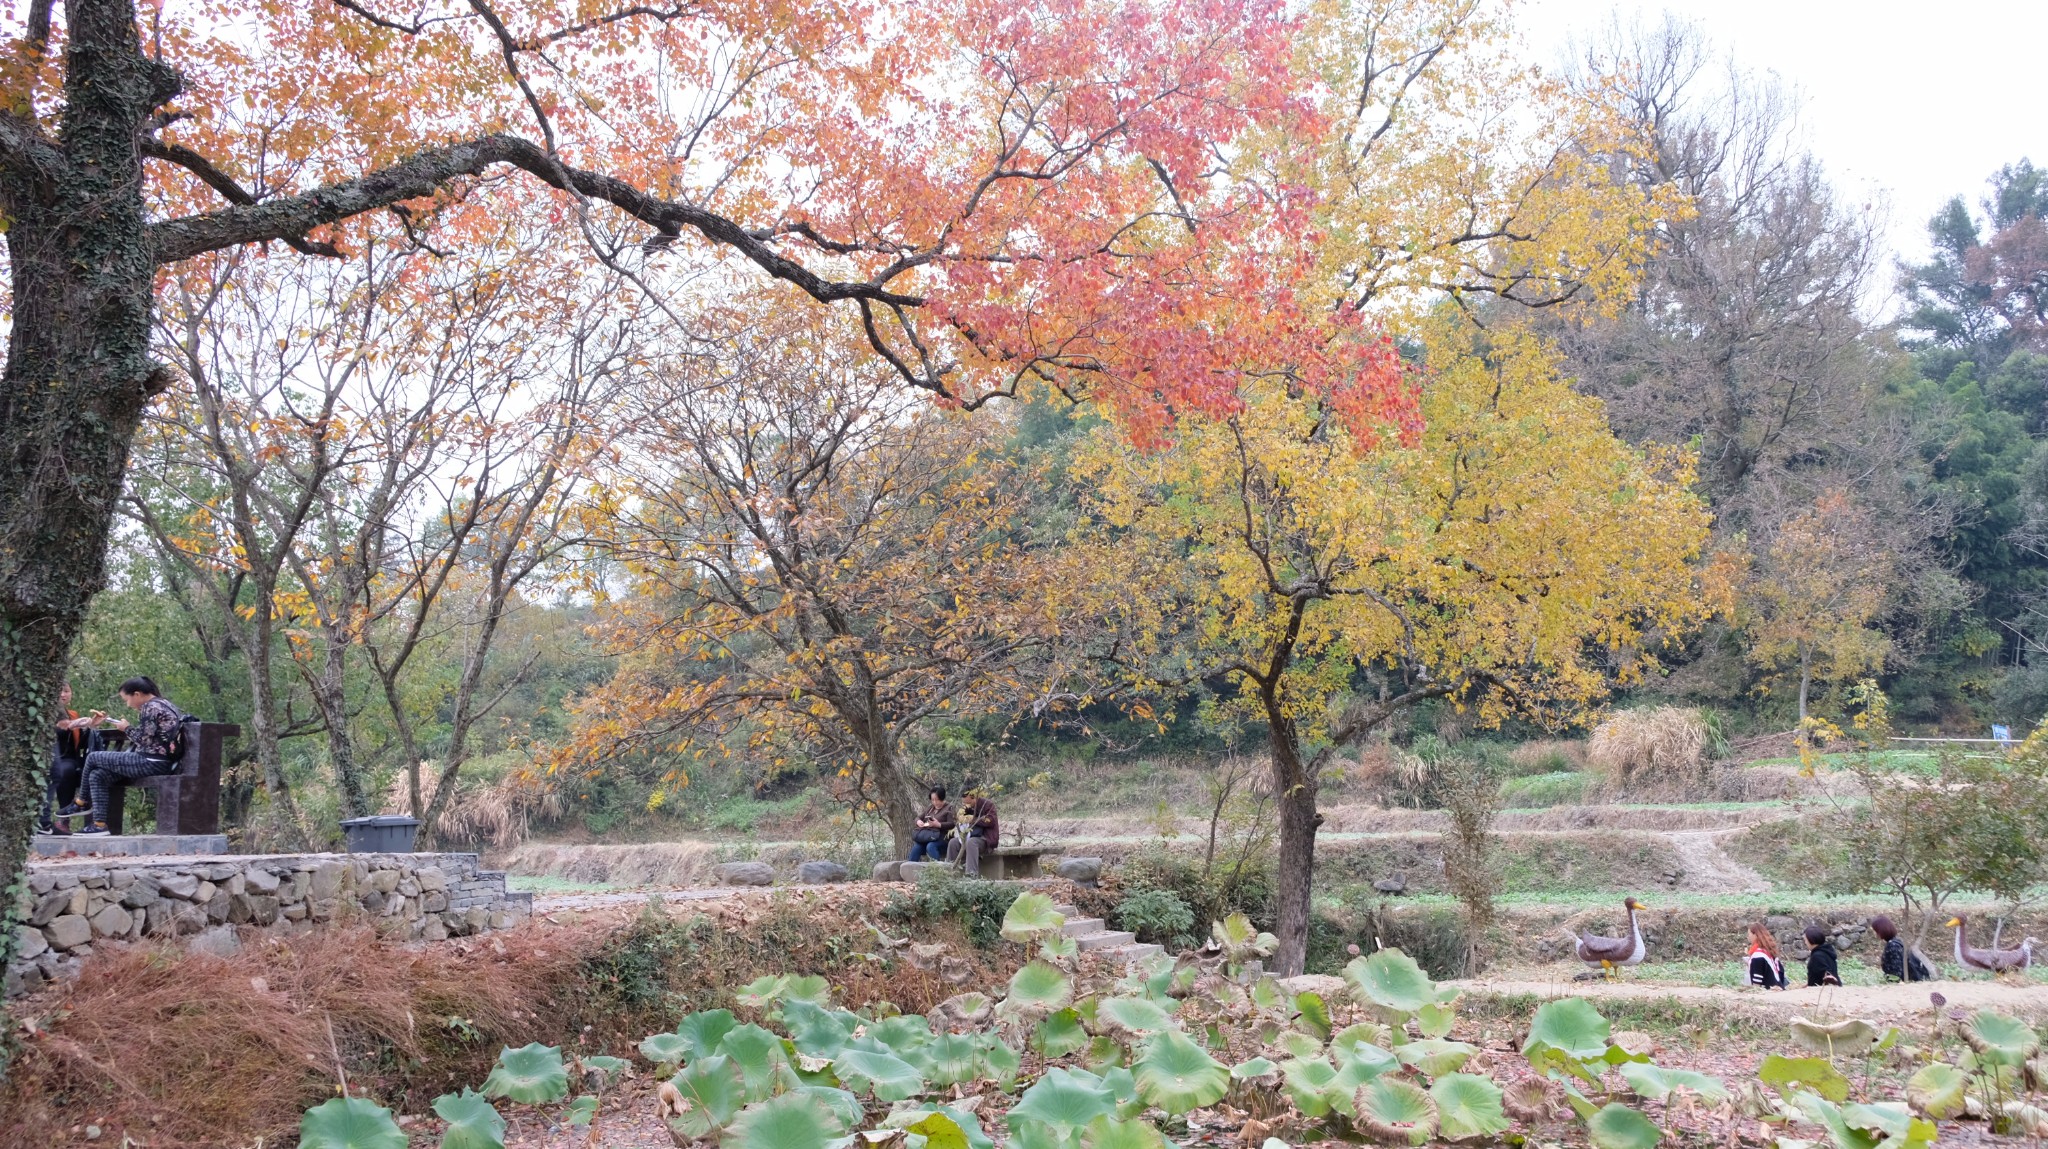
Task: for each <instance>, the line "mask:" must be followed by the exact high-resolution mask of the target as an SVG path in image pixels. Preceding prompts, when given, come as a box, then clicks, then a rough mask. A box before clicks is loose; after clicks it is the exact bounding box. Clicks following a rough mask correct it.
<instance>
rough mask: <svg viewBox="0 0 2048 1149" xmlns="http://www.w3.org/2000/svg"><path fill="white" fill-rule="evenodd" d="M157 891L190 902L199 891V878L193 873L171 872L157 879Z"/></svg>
mask: <svg viewBox="0 0 2048 1149" xmlns="http://www.w3.org/2000/svg"><path fill="white" fill-rule="evenodd" d="M157 891H158V892H159V893H161V894H163V895H164V896H166V897H172V898H181V899H183V900H185V901H188V902H189V901H191V900H192V898H193V897H194V895H196V894H198V893H199V879H198V878H196V877H194V876H193V875H191V874H169V875H166V876H164V877H162V878H160V879H158V880H157Z"/></svg>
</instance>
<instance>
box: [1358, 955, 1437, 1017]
mask: <svg viewBox="0 0 2048 1149" xmlns="http://www.w3.org/2000/svg"><path fill="white" fill-rule="evenodd" d="M1344 977H1345V978H1346V979H1347V980H1348V981H1350V982H1351V985H1352V987H1353V988H1354V989H1356V990H1357V991H1358V993H1359V994H1360V995H1362V996H1363V997H1364V998H1365V1000H1367V1001H1369V1002H1371V1003H1373V1004H1374V1005H1377V1006H1379V1007H1381V1008H1382V1009H1388V1010H1393V1011H1395V1012H1396V1013H1399V1014H1403V1015H1406V1014H1412V1013H1414V1012H1415V1011H1417V1010H1419V1009H1421V1008H1422V1007H1423V1006H1425V1005H1433V1004H1437V1003H1438V1000H1439V998H1438V994H1437V988H1436V983H1435V982H1433V981H1431V980H1430V978H1429V975H1428V974H1426V973H1424V972H1422V967H1421V966H1419V965H1416V964H1415V959H1414V958H1412V957H1409V956H1408V955H1407V954H1404V953H1402V952H1401V951H1400V950H1397V949H1386V950H1379V951H1377V952H1376V953H1374V954H1372V955H1371V956H1370V957H1362V958H1354V959H1352V961H1351V963H1350V964H1349V965H1347V966H1345V967H1344Z"/></svg>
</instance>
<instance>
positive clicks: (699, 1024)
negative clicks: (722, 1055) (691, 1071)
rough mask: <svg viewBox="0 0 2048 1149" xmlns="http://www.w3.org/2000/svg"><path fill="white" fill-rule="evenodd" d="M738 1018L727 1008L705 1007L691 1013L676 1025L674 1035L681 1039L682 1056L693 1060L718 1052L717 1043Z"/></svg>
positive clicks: (731, 1029)
mask: <svg viewBox="0 0 2048 1149" xmlns="http://www.w3.org/2000/svg"><path fill="white" fill-rule="evenodd" d="M738 1024H739V1020H738V1019H737V1018H735V1017H733V1015H732V1011H731V1010H729V1009H707V1010H703V1011H700V1012H698V1013H693V1014H691V1015H690V1016H688V1017H686V1018H684V1019H683V1020H682V1022H681V1023H679V1024H678V1025H677V1026H676V1036H677V1037H679V1038H681V1039H682V1041H683V1050H684V1052H683V1057H684V1059H685V1060H694V1059H696V1058H699V1057H709V1056H711V1055H712V1054H714V1053H717V1052H718V1043H719V1042H721V1041H724V1040H725V1035H726V1034H728V1033H731V1032H732V1031H733V1027H735V1026H737V1025H738Z"/></svg>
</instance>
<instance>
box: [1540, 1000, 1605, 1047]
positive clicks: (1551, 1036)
mask: <svg viewBox="0 0 2048 1149" xmlns="http://www.w3.org/2000/svg"><path fill="white" fill-rule="evenodd" d="M1609 1032H1610V1029H1609V1027H1608V1024H1607V1019H1606V1018H1604V1017H1601V1016H1600V1011H1599V1010H1597V1009H1594V1008H1593V1004H1592V1003H1591V1002H1589V1001H1587V1000H1586V999H1585V998H1582V997H1566V998H1559V999H1558V1000H1556V1001H1546V1002H1544V1003H1543V1004H1542V1005H1541V1006H1539V1007H1538V1008H1537V1010H1536V1016H1535V1017H1534V1018H1533V1019H1531V1020H1530V1022H1529V1037H1528V1040H1526V1041H1524V1042H1523V1043H1522V1052H1523V1053H1525V1054H1533V1053H1535V1052H1537V1051H1538V1048H1539V1047H1547V1048H1550V1049H1555V1050H1557V1051H1558V1052H1560V1053H1562V1054H1564V1055H1565V1056H1567V1057H1570V1058H1574V1059H1577V1060H1580V1061H1591V1060H1592V1059H1594V1058H1596V1057H1599V1056H1601V1055H1602V1054H1604V1053H1606V1052H1607V1035H1608V1033H1609Z"/></svg>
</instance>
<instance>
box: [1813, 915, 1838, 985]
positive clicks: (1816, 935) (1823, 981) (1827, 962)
mask: <svg viewBox="0 0 2048 1149" xmlns="http://www.w3.org/2000/svg"><path fill="white" fill-rule="evenodd" d="M1806 944H1807V945H1808V946H1811V947H1812V950H1811V952H1809V953H1808V954H1807V955H1806V984H1807V985H1809V986H1816V985H1840V984H1842V974H1841V971H1840V970H1838V969H1836V968H1835V947H1834V945H1833V943H1831V942H1829V941H1828V932H1827V931H1826V930H1824V929H1822V928H1820V927H1819V926H1817V925H1813V926H1808V927H1806Z"/></svg>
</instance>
